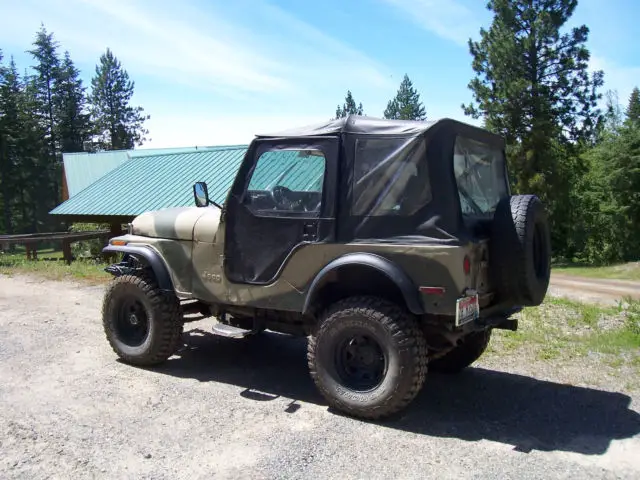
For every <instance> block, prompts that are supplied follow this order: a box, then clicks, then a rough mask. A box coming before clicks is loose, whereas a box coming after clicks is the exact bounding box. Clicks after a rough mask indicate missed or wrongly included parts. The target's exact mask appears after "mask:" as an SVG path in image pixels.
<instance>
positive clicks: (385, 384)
mask: <svg viewBox="0 0 640 480" xmlns="http://www.w3.org/2000/svg"><path fill="white" fill-rule="evenodd" d="M307 358H308V363H309V370H310V373H311V377H312V378H313V380H314V382H315V384H316V387H317V388H318V390H319V391H320V393H321V394H322V395H323V397H324V398H325V399H326V400H327V402H328V403H329V405H330V406H331V407H333V408H335V409H337V410H339V411H342V412H344V413H347V414H349V415H352V416H354V417H360V418H366V419H377V418H381V417H385V416H388V415H391V414H393V413H396V412H398V411H400V410H401V409H403V408H404V407H406V406H407V405H408V404H409V403H410V402H411V401H412V400H413V399H414V398H415V396H416V395H417V394H418V392H419V391H420V390H421V388H422V386H423V384H424V380H425V377H426V372H427V348H426V342H425V339H424V336H423V334H422V331H421V330H420V328H419V325H418V322H417V321H416V319H415V318H414V317H413V316H411V315H410V314H408V313H407V312H406V311H405V310H404V309H402V308H400V307H399V306H397V305H395V304H393V303H390V302H388V301H386V300H383V299H380V298H375V297H367V296H365V297H352V298H348V299H345V300H342V301H340V302H338V303H336V304H335V305H334V306H332V307H331V308H329V309H328V310H327V311H326V312H325V313H324V314H323V315H322V318H321V319H320V322H319V324H318V326H317V327H316V330H315V331H314V333H313V334H312V335H311V337H310V339H309V343H308V354H307Z"/></svg>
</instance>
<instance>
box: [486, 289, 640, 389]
mask: <svg viewBox="0 0 640 480" xmlns="http://www.w3.org/2000/svg"><path fill="white" fill-rule="evenodd" d="M518 317H519V328H518V331H517V332H509V331H502V330H496V331H494V336H493V340H492V342H491V343H492V344H493V345H492V348H491V350H490V353H497V354H507V355H531V356H533V357H534V358H536V359H538V360H541V361H550V362H558V361H560V362H562V361H572V360H575V359H579V358H584V357H594V358H597V359H598V361H599V362H601V363H602V364H604V365H606V366H608V367H610V368H611V369H612V370H613V371H614V372H615V374H620V373H623V372H624V374H625V375H626V373H627V372H628V373H629V375H631V376H632V377H634V378H635V377H636V376H637V375H638V374H640V301H638V300H632V299H629V298H627V299H625V300H624V301H623V302H621V303H620V304H619V305H618V306H617V307H600V306H597V305H591V304H583V303H580V302H575V301H573V300H568V299H564V298H554V297H547V299H546V300H545V302H544V303H543V304H542V305H540V306H539V307H535V308H525V309H524V310H523V311H522V312H520V313H519V314H518Z"/></svg>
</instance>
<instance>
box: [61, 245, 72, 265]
mask: <svg viewBox="0 0 640 480" xmlns="http://www.w3.org/2000/svg"><path fill="white" fill-rule="evenodd" d="M62 258H64V262H65V263H66V264H67V265H71V262H72V261H73V255H72V254H71V242H70V241H69V240H62Z"/></svg>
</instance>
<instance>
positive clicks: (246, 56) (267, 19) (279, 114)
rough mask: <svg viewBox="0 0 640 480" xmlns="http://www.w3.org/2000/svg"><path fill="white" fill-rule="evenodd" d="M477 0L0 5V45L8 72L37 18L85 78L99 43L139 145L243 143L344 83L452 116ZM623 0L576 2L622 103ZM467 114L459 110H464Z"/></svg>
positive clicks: (631, 51) (596, 62) (630, 73)
mask: <svg viewBox="0 0 640 480" xmlns="http://www.w3.org/2000/svg"><path fill="white" fill-rule="evenodd" d="M485 3H486V2H485V1H484V0H348V1H347V0H323V1H321V2H311V1H307V0H182V1H180V2H178V1H165V0H155V1H154V0H131V1H127V0H109V1H107V0H21V1H19V2H17V1H15V0H0V48H1V49H2V50H3V52H4V54H5V56H6V57H9V56H10V55H13V56H14V57H15V59H16V62H17V63H18V66H19V67H20V69H21V70H24V69H25V68H27V67H28V66H30V65H31V64H32V60H31V59H30V58H29V56H28V55H27V54H25V50H27V49H28V48H30V44H31V42H32V41H33V37H34V34H35V32H36V31H37V30H38V28H39V26H40V23H41V22H42V23H44V24H45V26H46V28H47V29H48V30H49V31H52V32H53V33H54V34H55V37H56V39H57V40H58V41H59V42H60V44H61V48H62V49H63V50H65V49H66V50H69V51H70V53H71V56H72V58H73V60H74V61H75V62H76V64H77V66H78V68H80V69H81V71H82V74H83V78H84V80H85V82H86V84H87V85H88V84H89V80H90V78H91V75H92V74H93V73H94V69H95V64H96V62H97V60H98V57H99V56H100V54H101V53H102V52H103V51H104V49H105V48H106V47H107V46H108V47H110V48H111V49H112V50H113V51H114V53H115V55H116V56H117V57H118V58H119V59H120V60H121V62H122V63H123V66H124V67H125V68H126V69H127V71H128V72H129V74H130V76H131V78H132V79H133V80H135V82H136V95H135V98H134V101H135V102H136V103H137V104H139V105H142V106H143V107H144V108H145V110H146V112H147V113H149V114H150V115H151V120H150V121H149V122H148V128H149V130H150V137H151V140H150V141H149V142H148V143H147V144H146V145H145V146H149V147H172V146H189V145H216V144H236V143H246V142H248V141H250V140H251V138H252V136H253V135H254V134H255V133H257V132H265V131H270V130H273V129H280V128H287V127H293V126H297V125H301V124H308V123H311V122H315V121H323V120H326V119H328V118H330V117H331V116H333V115H334V113H335V108H336V105H337V104H338V103H342V101H343V100H344V95H345V93H346V90H347V89H351V91H352V92H353V94H354V96H355V98H356V100H357V101H359V102H362V103H363V105H364V109H365V113H366V114H368V115H372V116H381V115H382V112H383V111H384V108H385V106H386V103H387V101H388V100H389V99H390V98H391V97H392V96H393V95H394V93H395V91H396V90H397V88H398V85H399V83H400V81H401V79H402V76H403V75H404V74H405V73H408V74H409V76H410V78H411V79H412V81H413V82H414V85H415V87H416V88H417V89H418V90H419V92H420V94H421V96H422V100H423V102H424V104H425V107H426V109H427V116H428V117H431V118H436V117H443V116H448V117H453V118H458V119H462V120H465V119H466V118H465V117H464V116H463V114H462V110H461V108H460V104H461V103H463V102H465V103H466V102H468V101H470V99H471V94H470V91H469V90H468V88H467V83H468V82H469V80H470V78H471V76H472V70H471V66H470V62H471V57H470V55H469V52H468V48H467V46H466V41H467V39H468V38H469V37H473V38H474V39H475V38H477V37H478V30H479V28H480V27H481V26H483V25H484V26H488V25H489V23H490V20H491V18H490V14H489V12H488V11H487V10H486V9H485V7H484V6H485ZM638 18H640V2H637V1H635V0H609V1H606V2H605V1H604V0H580V2H579V6H578V9H577V11H576V14H575V16H574V18H573V19H572V24H578V23H586V24H587V25H588V26H589V28H590V30H591V34H590V40H589V47H590V49H591V53H592V61H591V65H592V66H593V68H594V69H603V70H604V71H605V80H606V88H611V89H616V90H618V93H619V96H620V101H621V103H623V104H626V100H627V98H628V95H629V93H630V91H631V89H632V88H633V86H634V85H640V42H638V41H637V35H636V34H635V33H634V31H635V30H634V27H637V19H638ZM466 120H468V121H470V120H469V119H466Z"/></svg>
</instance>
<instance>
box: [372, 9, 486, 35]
mask: <svg viewBox="0 0 640 480" xmlns="http://www.w3.org/2000/svg"><path fill="white" fill-rule="evenodd" d="M380 1H382V2H384V3H387V4H389V5H391V6H393V7H395V8H397V9H398V10H400V11H401V12H402V13H403V14H404V16H405V17H406V18H407V19H411V20H412V21H413V22H415V23H417V24H418V25H420V26H421V27H423V28H424V29H425V30H428V31H429V32H432V33H434V34H436V35H438V36H439V37H442V38H444V39H447V40H451V41H453V42H455V43H457V44H458V45H461V46H464V45H466V44H467V41H468V39H469V38H470V37H474V36H477V33H478V30H479V28H480V25H481V23H480V19H479V18H478V15H476V14H475V13H474V12H473V11H472V10H471V9H470V8H468V7H467V6H466V5H464V4H463V3H462V2H461V1H460V0H380Z"/></svg>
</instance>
